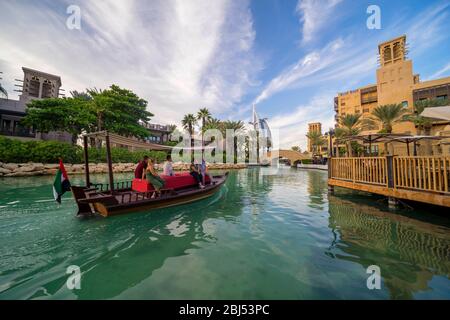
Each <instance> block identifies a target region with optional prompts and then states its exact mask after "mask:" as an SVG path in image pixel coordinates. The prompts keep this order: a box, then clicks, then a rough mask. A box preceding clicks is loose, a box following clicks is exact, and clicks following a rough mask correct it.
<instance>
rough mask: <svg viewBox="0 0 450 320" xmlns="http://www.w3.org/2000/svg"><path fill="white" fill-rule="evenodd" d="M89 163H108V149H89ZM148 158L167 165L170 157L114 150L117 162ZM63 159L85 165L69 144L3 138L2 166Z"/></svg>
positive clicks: (77, 150)
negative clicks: (5, 163)
mask: <svg viewBox="0 0 450 320" xmlns="http://www.w3.org/2000/svg"><path fill="white" fill-rule="evenodd" d="M88 152H89V162H91V163H99V162H101V163H104V162H106V149H105V148H100V149H99V148H89V149H88ZM144 155H147V156H149V157H151V158H153V159H155V160H156V161H157V162H159V163H161V162H162V161H164V159H165V157H166V155H167V153H166V152H164V151H147V150H137V151H129V150H128V149H126V148H111V157H112V160H113V162H138V161H139V160H140V159H142V158H143V156H144ZM59 158H62V159H63V161H64V162H66V163H83V161H84V156H83V149H82V148H81V147H80V146H74V145H71V144H69V143H64V142H58V141H26V142H23V141H20V140H15V139H8V138H4V137H0V162H13V163H25V162H29V161H31V162H41V163H58V161H59Z"/></svg>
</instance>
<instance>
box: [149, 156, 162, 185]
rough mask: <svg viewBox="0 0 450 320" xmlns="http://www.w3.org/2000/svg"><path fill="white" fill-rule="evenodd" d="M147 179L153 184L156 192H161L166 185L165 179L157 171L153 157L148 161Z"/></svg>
mask: <svg viewBox="0 0 450 320" xmlns="http://www.w3.org/2000/svg"><path fill="white" fill-rule="evenodd" d="M147 180H148V181H149V182H150V183H151V184H152V185H153V187H154V188H155V190H156V192H158V193H161V188H162V187H164V184H165V181H164V180H163V179H162V178H161V177H160V176H159V175H158V173H157V172H156V170H155V162H154V160H153V159H150V160H149V162H148V166H147Z"/></svg>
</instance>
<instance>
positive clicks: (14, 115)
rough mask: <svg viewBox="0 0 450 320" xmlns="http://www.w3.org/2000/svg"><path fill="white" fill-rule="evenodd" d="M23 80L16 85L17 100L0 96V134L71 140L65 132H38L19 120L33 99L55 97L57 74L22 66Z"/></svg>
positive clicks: (23, 138) (36, 138)
mask: <svg viewBox="0 0 450 320" xmlns="http://www.w3.org/2000/svg"><path fill="white" fill-rule="evenodd" d="M22 70H23V81H20V82H21V83H22V84H21V85H17V86H18V87H20V88H21V90H17V91H19V92H21V94H20V96H19V100H12V99H3V98H0V135H3V136H7V137H9V138H15V139H21V140H58V141H64V142H71V136H70V134H68V133H65V132H49V133H39V132H36V131H35V130H34V129H33V128H28V127H23V126H21V124H20V120H21V119H22V118H23V117H24V116H25V112H26V105H27V103H28V102H30V101H31V100H33V99H46V98H57V97H59V95H60V94H59V92H60V88H61V78H60V77H59V76H56V75H53V74H49V73H45V72H42V71H38V70H33V69H29V68H25V67H24V68H22Z"/></svg>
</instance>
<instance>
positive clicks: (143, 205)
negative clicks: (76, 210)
mask: <svg viewBox="0 0 450 320" xmlns="http://www.w3.org/2000/svg"><path fill="white" fill-rule="evenodd" d="M220 187H221V185H220V186H217V187H215V188H211V189H209V190H207V191H205V192H202V193H197V194H194V195H180V197H176V198H175V197H174V198H165V199H157V200H155V199H144V200H140V201H136V202H132V203H129V204H118V205H107V204H103V203H101V202H98V203H95V205H94V206H95V209H96V211H97V212H98V213H99V214H100V215H102V216H104V217H111V216H116V215H120V214H126V213H131V212H136V211H145V210H152V209H159V208H168V207H173V206H178V205H183V204H188V203H191V202H195V201H199V200H202V199H206V198H208V197H211V196H212V195H214V194H215V193H216V192H217V191H218V189H219V188H220Z"/></svg>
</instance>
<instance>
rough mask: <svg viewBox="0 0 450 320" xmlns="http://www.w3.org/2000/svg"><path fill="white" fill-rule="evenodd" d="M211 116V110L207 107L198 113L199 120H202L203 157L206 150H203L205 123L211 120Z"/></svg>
mask: <svg viewBox="0 0 450 320" xmlns="http://www.w3.org/2000/svg"><path fill="white" fill-rule="evenodd" d="M211 118H212V117H211V113H210V112H209V110H208V109H207V108H202V109H200V110H199V111H198V113H197V120H201V121H202V159H203V157H204V154H205V150H203V147H204V144H205V142H204V139H203V135H204V133H205V125H206V123H207V122H208V121H209V120H211Z"/></svg>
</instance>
